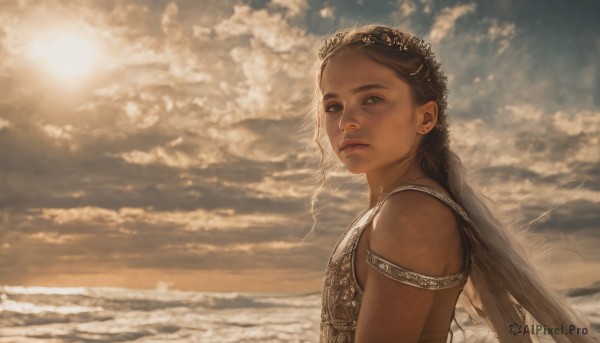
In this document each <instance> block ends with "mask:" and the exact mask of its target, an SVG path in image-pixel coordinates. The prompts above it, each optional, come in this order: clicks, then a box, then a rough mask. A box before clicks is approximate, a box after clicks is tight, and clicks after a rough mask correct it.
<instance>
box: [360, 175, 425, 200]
mask: <svg viewBox="0 0 600 343" xmlns="http://www.w3.org/2000/svg"><path fill="white" fill-rule="evenodd" d="M366 177H367V183H368V184H369V193H370V196H369V208H373V207H374V206H375V205H377V203H378V202H379V201H381V200H383V198H384V197H385V196H386V195H387V194H388V193H389V192H391V191H392V190H394V189H395V188H398V187H400V186H404V185H406V184H409V183H411V182H412V181H414V180H416V179H418V178H421V177H425V174H424V173H423V171H422V170H421V168H420V167H419V166H418V165H408V166H397V168H389V169H386V170H385V171H383V172H381V171H380V172H377V173H376V172H371V173H366Z"/></svg>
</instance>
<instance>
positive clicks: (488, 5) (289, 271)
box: [0, 0, 600, 292]
mask: <svg viewBox="0 0 600 343" xmlns="http://www.w3.org/2000/svg"><path fill="white" fill-rule="evenodd" d="M598 13H600V2H597V1H591V0H589V1H585V0H578V1H566V0H557V1H543V0H535V1H517V0H510V1H494V2H490V1H475V2H469V1H435V0H398V1H367V0H356V1H341V0H331V1H314V0H270V1H267V0H264V1H229V0H225V1H221V0H219V1H217V0H211V1H193V0H182V1H141V0H140V1H133V0H131V1H126V0H121V1H108V0H99V1H92V0H73V1H59V0H43V1H42V0H39V1H27V0H21V1H0V284H4V285H27V286H34V285H35V286H119V287H131V288H155V287H157V286H159V287H170V288H172V289H182V290H200V291H301V292H311V291H318V290H320V287H321V283H322V276H323V272H324V268H325V264H326V261H327V258H328V256H329V254H330V252H331V250H332V249H333V244H334V243H335V241H336V239H337V237H338V236H339V235H340V234H341V232H342V231H343V230H344V229H345V228H346V226H347V225H348V224H349V223H350V221H351V220H352V219H353V217H354V216H355V215H357V214H358V212H359V211H360V210H361V209H362V208H361V204H360V202H358V201H353V200H355V199H360V198H361V197H362V194H363V192H364V190H365V189H364V188H361V187H357V186H356V185H353V184H352V183H351V182H350V181H348V180H349V178H348V177H347V175H344V174H342V175H341V177H340V178H339V179H340V182H339V186H338V189H334V188H333V187H330V188H327V189H326V190H325V191H324V193H323V194H322V195H321V196H320V202H319V204H318V207H319V209H320V212H319V215H320V219H319V221H318V223H317V226H316V235H314V236H313V237H311V238H310V239H308V240H307V241H305V242H302V238H303V237H304V235H305V234H306V233H307V232H308V231H309V230H310V228H311V226H312V218H311V216H310V212H309V208H310V197H311V195H312V192H313V191H314V188H315V184H314V183H313V182H312V181H310V180H309V178H310V177H312V176H313V175H314V174H315V173H316V165H315V163H314V162H313V161H312V160H311V159H310V156H309V153H308V151H307V149H306V144H307V142H309V141H310V139H311V137H307V136H306V135H303V134H302V133H301V132H300V131H299V129H300V126H301V124H302V120H303V118H304V116H305V115H306V113H307V110H308V105H309V102H310V96H311V95H312V94H313V90H312V88H311V87H312V85H313V83H312V80H311V79H310V70H311V68H312V66H313V63H314V61H315V49H317V47H318V42H319V39H321V37H323V36H324V35H326V34H330V33H332V32H335V30H337V29H339V28H342V27H346V26H351V25H355V24H365V23H370V22H377V23H383V24H389V25H395V26H399V27H402V28H406V29H408V30H410V31H412V32H414V33H416V34H417V35H419V36H421V37H423V38H424V39H426V40H428V41H429V42H431V43H432V45H433V50H434V51H435V52H436V53H437V55H438V60H439V61H440V62H441V63H442V66H443V68H444V70H445V72H446V74H447V75H448V77H449V88H450V92H451V93H450V95H449V103H450V107H449V115H450V118H451V131H452V145H453V148H455V149H456V150H457V151H458V152H459V153H460V154H461V156H462V157H463V160H464V161H465V162H466V163H467V165H468V166H470V167H471V168H472V169H473V170H476V171H478V172H479V179H480V182H481V185H482V188H483V190H484V191H485V192H486V194H488V195H489V196H490V198H492V199H493V200H495V201H496V202H497V204H498V208H499V210H502V211H505V212H506V213H507V217H508V218H510V219H512V220H514V221H516V222H520V223H525V222H527V221H531V220H533V219H535V218H537V217H540V216H541V218H540V220H539V222H538V224H537V225H536V226H534V228H533V230H534V231H536V232H539V233H540V234H542V235H543V237H544V239H546V242H547V243H548V248H549V249H548V250H547V252H546V260H547V263H548V264H549V266H545V267H544V268H543V269H544V270H546V271H547V272H548V273H549V278H550V280H551V281H552V282H553V284H552V285H553V286H554V287H555V288H557V289H561V288H567V287H577V286H586V285H589V284H590V283H592V282H594V281H597V280H600V249H598V247H599V246H600V210H599V209H600V160H599V157H600V66H599V64H598V61H599V59H600V35H599V34H598V33H599V32H600V21H598V19H597V14H598ZM548 210H553V211H551V212H550V213H547V214H545V215H544V212H546V211H548Z"/></svg>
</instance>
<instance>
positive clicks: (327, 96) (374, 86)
mask: <svg viewBox="0 0 600 343" xmlns="http://www.w3.org/2000/svg"><path fill="white" fill-rule="evenodd" d="M373 89H391V88H390V87H386V86H383V85H380V84H377V83H372V84H368V85H363V86H360V87H356V88H354V89H352V90H351V91H350V92H351V93H352V94H357V93H362V92H367V91H370V90H373ZM337 97H339V95H337V94H335V93H327V94H325V95H323V100H321V101H325V100H328V99H332V98H337Z"/></svg>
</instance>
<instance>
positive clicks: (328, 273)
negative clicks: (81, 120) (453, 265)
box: [320, 185, 470, 343]
mask: <svg viewBox="0 0 600 343" xmlns="http://www.w3.org/2000/svg"><path fill="white" fill-rule="evenodd" d="M409 190H412V191H419V192H423V193H427V194H429V195H431V196H433V197H435V198H437V199H439V200H440V201H442V202H443V203H444V204H446V205H447V206H448V207H450V208H451V209H452V210H453V211H454V212H455V213H456V214H458V218H460V219H461V220H460V221H459V226H460V227H461V234H462V236H463V240H464V242H465V248H466V254H465V259H466V261H465V270H464V271H463V272H460V273H457V274H453V275H448V276H441V277H435V276H428V275H423V274H419V273H415V272H412V271H409V270H406V269H403V268H402V267H400V266H397V265H395V264H393V263H392V262H390V261H388V260H386V259H385V258H384V257H382V256H379V255H377V254H376V253H375V252H373V251H371V250H368V249H367V252H366V257H365V259H366V262H367V264H368V265H369V266H370V267H371V268H373V269H375V270H376V271H378V272H380V273H382V274H383V275H385V276H387V277H389V278H390V279H392V280H395V281H397V282H402V283H404V284H408V285H411V286H414V287H419V288H425V289H431V290H439V289H446V288H450V287H454V286H456V285H460V290H459V293H458V295H460V293H461V292H462V288H463V287H464V285H465V283H466V282H467V279H468V276H469V274H468V271H469V265H470V264H469V262H470V253H469V246H468V241H467V239H466V236H465V234H464V232H463V231H462V230H464V227H463V226H464V225H466V224H465V223H470V220H469V219H468V217H467V214H466V213H465V211H464V210H463V209H462V207H460V205H458V204H457V203H456V202H454V201H453V200H452V199H451V198H450V197H448V196H447V195H446V194H445V193H442V192H440V191H438V190H437V189H435V188H432V187H429V186H423V185H405V186H401V187H398V188H396V189H394V190H393V191H391V192H390V193H389V194H388V195H387V196H386V198H385V199H384V200H383V201H381V202H380V203H379V204H378V205H377V206H375V207H373V208H372V209H369V210H367V211H365V212H363V213H362V214H361V215H360V216H359V217H358V218H357V219H356V220H354V222H353V223H352V224H350V226H349V228H348V229H347V230H346V232H345V233H343V234H342V235H341V237H340V239H339V240H338V242H337V244H336V247H335V248H334V250H333V253H332V254H331V257H330V258H329V261H328V263H327V268H326V270H325V282H324V287H323V300H322V306H321V325H320V342H321V343H346V342H348V343H351V342H354V333H355V331H356V322H357V320H358V314H359V311H360V305H361V302H362V297H363V290H362V289H361V288H360V286H359V284H358V281H357V278H356V274H355V268H354V259H355V258H354V255H355V252H356V250H357V246H358V241H359V237H360V235H361V233H362V232H363V230H364V228H365V227H367V226H368V225H369V223H370V222H371V221H372V219H373V217H374V216H375V215H376V214H377V212H378V211H379V210H380V209H381V206H382V205H383V204H384V202H385V200H386V199H387V198H388V197H389V196H391V195H392V194H395V193H398V192H402V191H409ZM338 249H339V250H338ZM457 299H458V296H457ZM455 305H456V302H455ZM453 316H454V313H453ZM448 332H450V333H451V331H450V328H449V327H448Z"/></svg>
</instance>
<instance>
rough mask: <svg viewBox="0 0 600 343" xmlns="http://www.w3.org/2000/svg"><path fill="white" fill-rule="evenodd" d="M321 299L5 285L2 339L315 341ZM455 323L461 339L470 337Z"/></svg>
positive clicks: (590, 303) (462, 319)
mask: <svg viewBox="0 0 600 343" xmlns="http://www.w3.org/2000/svg"><path fill="white" fill-rule="evenodd" d="M570 293H571V295H572V296H571V297H570V300H571V302H572V303H573V305H574V306H575V307H576V308H578V309H579V310H580V311H582V312H583V313H585V314H586V315H587V316H588V317H589V318H590V320H592V322H593V328H589V330H594V329H595V330H599V329H600V292H590V291H587V292H586V291H585V290H581V289H580V290H574V291H573V292H570ZM320 305H321V295H320V293H311V294H281V293H211V292H189V291H175V290H169V289H164V288H163V289H156V290H134V289H125V288H106V287H97V288H95V287H81V288H78V287H75V288H49V287H20V286H1V287H0V313H1V317H0V342H1V343H4V342H44V343H50V342H52V343H54V342H70V343H74V342H134V341H135V342H206V343H212V342H214V343H217V342H218V343H228V342H231V343H234V342H235V343H240V342H313V343H314V342H318V330H319V320H320ZM457 320H458V322H459V323H460V324H461V326H462V327H463V329H465V332H466V337H467V338H466V342H496V341H497V340H496V339H495V338H494V335H493V334H492V332H491V331H490V330H489V329H487V328H486V327H485V326H484V325H483V324H481V323H479V324H478V323H474V322H472V321H471V320H469V318H468V316H467V315H466V314H465V313H463V312H462V311H461V310H460V309H457ZM452 325H453V331H454V342H465V339H464V336H463V334H462V332H461V331H460V330H459V329H458V328H457V327H456V324H454V323H453V324H452ZM507 330H508V327H507ZM541 338H544V337H541ZM546 341H552V340H551V339H550V337H549V336H548V337H547V338H546Z"/></svg>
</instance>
